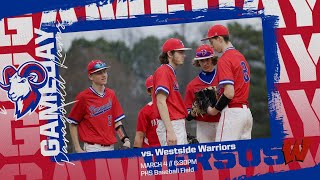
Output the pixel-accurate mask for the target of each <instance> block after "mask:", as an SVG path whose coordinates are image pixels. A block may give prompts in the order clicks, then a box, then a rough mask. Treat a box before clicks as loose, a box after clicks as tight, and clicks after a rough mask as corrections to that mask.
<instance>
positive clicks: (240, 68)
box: [218, 48, 250, 106]
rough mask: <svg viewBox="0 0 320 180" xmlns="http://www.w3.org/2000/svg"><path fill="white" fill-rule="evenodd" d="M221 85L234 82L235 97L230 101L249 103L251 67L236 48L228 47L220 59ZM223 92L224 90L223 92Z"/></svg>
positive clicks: (219, 76)
mask: <svg viewBox="0 0 320 180" xmlns="http://www.w3.org/2000/svg"><path fill="white" fill-rule="evenodd" d="M218 80H219V86H221V85H225V84H232V85H233V86H234V92H235V93H234V97H233V99H232V100H231V102H230V103H229V105H230V106H232V105H235V104H248V97H249V88H250V67H249V64H248V62H247V61H246V59H245V57H244V56H243V55H242V54H241V53H240V52H239V51H237V50H236V49H234V48H228V49H227V50H226V51H225V52H224V53H223V54H222V56H221V57H220V58H219V61H218ZM221 93H222V92H221Z"/></svg>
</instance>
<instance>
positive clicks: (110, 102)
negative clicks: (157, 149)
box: [69, 60, 130, 152]
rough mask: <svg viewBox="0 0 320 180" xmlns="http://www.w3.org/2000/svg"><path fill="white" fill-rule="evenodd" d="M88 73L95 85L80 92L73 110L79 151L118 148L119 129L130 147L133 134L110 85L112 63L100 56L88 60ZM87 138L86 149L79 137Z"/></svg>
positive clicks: (72, 129)
mask: <svg viewBox="0 0 320 180" xmlns="http://www.w3.org/2000/svg"><path fill="white" fill-rule="evenodd" d="M87 68H88V77H89V79H90V80H91V82H92V86H91V87H89V88H87V89H86V90H84V91H82V92H80V93H79V94H78V95H77V97H76V100H77V102H76V103H75V104H74V106H73V107H72V109H71V112H70V114H69V120H70V122H71V124H70V133H71V138H72V141H73V145H74V148H75V151H76V152H85V151H86V152H94V151H110V150H114V144H115V143H116V142H117V139H116V135H115V132H117V134H118V136H119V138H120V139H121V141H122V142H123V143H124V144H123V146H125V147H128V148H130V140H129V137H128V135H127V133H126V131H125V129H124V127H123V125H122V123H121V120H122V119H123V118H124V117H125V115H124V114H123V111H122V107H121V105H120V103H119V101H118V99H117V97H116V95H115V92H114V91H113V90H112V89H109V88H107V87H106V84H107V80H108V74H107V69H108V68H109V66H107V65H106V63H104V62H102V61H100V60H93V61H91V62H90V63H89V64H88V67H87ZM79 137H80V140H81V141H83V142H84V148H83V149H82V148H81V147H80V144H79V139H78V138H79Z"/></svg>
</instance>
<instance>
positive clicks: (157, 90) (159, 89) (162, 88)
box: [156, 86, 169, 94]
mask: <svg viewBox="0 0 320 180" xmlns="http://www.w3.org/2000/svg"><path fill="white" fill-rule="evenodd" d="M159 91H164V92H165V93H167V94H169V91H168V89H166V88H165V87H161V86H160V87H158V88H157V89H156V94H158V92H159Z"/></svg>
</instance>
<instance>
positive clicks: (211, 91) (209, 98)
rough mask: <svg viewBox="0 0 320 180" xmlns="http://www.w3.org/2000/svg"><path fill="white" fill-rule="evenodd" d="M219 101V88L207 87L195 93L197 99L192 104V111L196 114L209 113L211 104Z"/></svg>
mask: <svg viewBox="0 0 320 180" xmlns="http://www.w3.org/2000/svg"><path fill="white" fill-rule="evenodd" d="M216 103H217V89H216V87H215V86H210V87H207V88H205V89H203V90H201V91H198V92H196V93H195V100H194V102H193V104H192V113H193V114H194V115H195V116H198V115H201V116H202V115H203V114H207V109H208V107H209V106H214V105H215V104H216Z"/></svg>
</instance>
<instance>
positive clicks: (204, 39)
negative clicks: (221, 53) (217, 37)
mask: <svg viewBox="0 0 320 180" xmlns="http://www.w3.org/2000/svg"><path fill="white" fill-rule="evenodd" d="M213 37H214V36H211V37H206V38H203V39H201V41H206V40H208V39H211V38H213Z"/></svg>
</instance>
